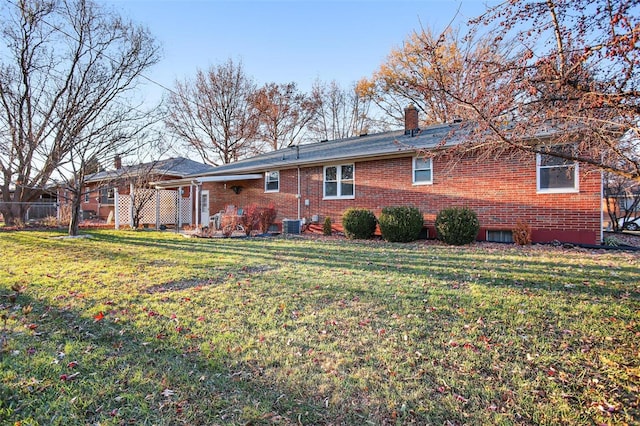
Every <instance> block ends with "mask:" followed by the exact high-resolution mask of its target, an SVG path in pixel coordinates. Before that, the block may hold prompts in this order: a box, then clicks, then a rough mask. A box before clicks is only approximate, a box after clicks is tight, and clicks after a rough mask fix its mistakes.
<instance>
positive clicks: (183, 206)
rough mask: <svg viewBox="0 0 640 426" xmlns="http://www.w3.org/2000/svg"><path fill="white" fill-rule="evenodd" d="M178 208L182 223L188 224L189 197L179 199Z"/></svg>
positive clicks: (189, 215) (189, 222)
mask: <svg viewBox="0 0 640 426" xmlns="http://www.w3.org/2000/svg"><path fill="white" fill-rule="evenodd" d="M180 210H181V213H182V223H183V224H188V225H190V224H191V223H192V217H191V211H192V210H191V199H190V198H181V199H180Z"/></svg>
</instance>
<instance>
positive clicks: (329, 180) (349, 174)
mask: <svg viewBox="0 0 640 426" xmlns="http://www.w3.org/2000/svg"><path fill="white" fill-rule="evenodd" d="M353 171H354V166H353V164H344V165H341V166H327V167H325V168H324V198H355V188H354V178H353Z"/></svg>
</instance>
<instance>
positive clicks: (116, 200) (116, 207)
mask: <svg viewBox="0 0 640 426" xmlns="http://www.w3.org/2000/svg"><path fill="white" fill-rule="evenodd" d="M98 211H100V210H98ZM113 221H114V222H115V226H114V228H115V229H120V194H118V188H114V189H113Z"/></svg>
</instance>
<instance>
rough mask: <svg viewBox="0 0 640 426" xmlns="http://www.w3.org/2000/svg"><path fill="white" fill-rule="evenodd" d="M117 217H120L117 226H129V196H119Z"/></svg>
mask: <svg viewBox="0 0 640 426" xmlns="http://www.w3.org/2000/svg"><path fill="white" fill-rule="evenodd" d="M118 215H119V216H120V219H119V222H120V223H119V224H118V225H130V223H129V222H130V221H131V198H129V195H120V196H119V197H118Z"/></svg>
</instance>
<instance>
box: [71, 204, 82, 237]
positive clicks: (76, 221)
mask: <svg viewBox="0 0 640 426" xmlns="http://www.w3.org/2000/svg"><path fill="white" fill-rule="evenodd" d="M79 225H80V195H79V194H73V197H72V198H71V218H70V219H69V236H71V237H75V236H76V235H78V228H79Z"/></svg>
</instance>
